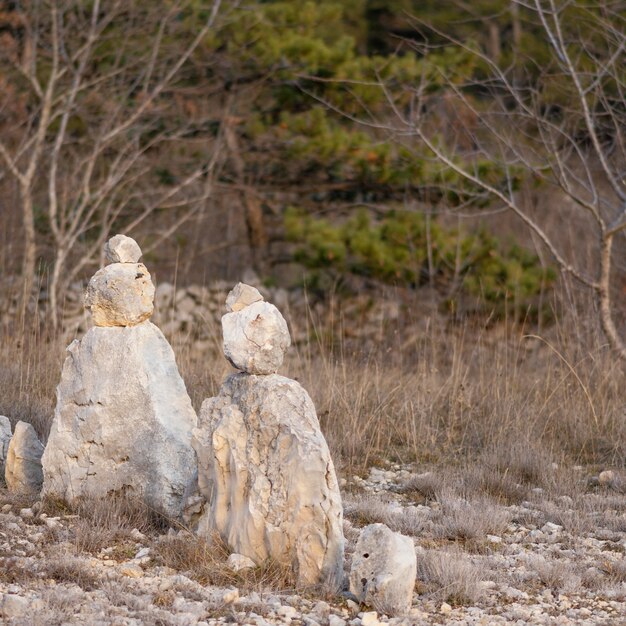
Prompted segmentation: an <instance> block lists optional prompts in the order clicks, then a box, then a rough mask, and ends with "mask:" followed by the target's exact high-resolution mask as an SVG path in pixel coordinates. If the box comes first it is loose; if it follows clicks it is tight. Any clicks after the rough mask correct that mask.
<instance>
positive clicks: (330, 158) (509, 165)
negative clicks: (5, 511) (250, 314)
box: [0, 0, 626, 463]
mask: <svg viewBox="0 0 626 626" xmlns="http://www.w3.org/2000/svg"><path fill="white" fill-rule="evenodd" d="M625 19H626V11H625V6H624V3H623V2H619V1H613V0H601V1H600V2H589V1H586V0H570V1H567V2H564V1H563V0H527V1H526V0H477V1H473V2H469V1H464V0H447V1H444V2H442V1H432V0H421V1H420V2H418V1H415V0H384V1H383V0H343V1H339V0H318V1H316V2H312V1H294V0H290V1H284V0H283V1H279V0H269V1H260V0H259V1H257V2H253V1H245V0H242V1H240V2H235V1H233V0H223V1H221V2H220V1H216V2H213V3H212V2H209V1H208V0H186V1H185V0H181V1H178V0H152V1H150V2H147V1H138V0H124V1H116V0H108V1H102V2H100V1H99V0H84V1H77V0H59V1H56V2H48V1H46V0H40V1H39V0H24V1H17V0H16V1H12V2H10V1H3V2H0V272H1V274H0V280H1V283H2V285H1V293H2V302H1V303H0V310H1V311H2V327H3V343H4V346H3V351H4V352H3V354H4V362H5V363H6V368H5V373H4V377H5V379H6V380H5V382H6V388H7V389H9V387H10V389H11V391H10V393H9V392H7V393H5V396H4V398H5V399H4V402H5V404H6V407H3V406H0V409H4V411H5V412H7V414H9V410H10V408H11V409H12V410H13V412H14V413H19V414H20V415H21V416H22V418H24V416H26V418H30V419H32V421H35V422H37V419H39V420H40V422H41V424H40V426H39V428H38V429H39V431H40V433H42V435H43V436H45V433H46V426H45V424H46V423H47V421H46V420H47V419H48V417H45V419H44V417H40V418H39V417H37V416H38V415H40V414H41V415H42V416H43V415H46V416H47V415H48V414H49V412H50V406H51V404H52V403H53V388H54V384H56V382H55V381H56V380H58V372H59V370H58V367H59V362H60V361H59V359H60V356H59V355H60V351H58V350H57V351H55V350H56V348H55V350H52V352H51V353H52V356H50V357H49V358H48V356H42V354H43V353H42V350H43V349H42V345H43V344H44V343H46V342H48V343H49V344H53V345H55V346H56V345H57V343H58V340H59V337H62V341H61V344H62V343H64V342H66V340H67V332H68V330H67V329H68V328H70V331H69V332H70V334H71V333H72V332H76V329H77V327H76V326H75V325H74V326H71V325H69V324H67V323H66V318H67V319H69V318H70V317H71V315H70V313H72V310H73V309H72V307H73V306H74V308H75V305H76V304H77V300H76V298H75V297H73V296H71V294H72V293H74V292H80V291H81V290H82V288H84V285H85V284H86V281H87V280H88V279H89V277H90V276H91V275H92V274H93V272H94V271H95V270H96V269H97V268H98V267H99V265H100V263H101V262H102V246H103V243H104V242H105V241H106V240H107V239H108V237H109V236H111V235H112V234H115V233H118V232H121V233H125V234H128V235H130V236H132V237H134V238H136V239H137V241H138V242H139V243H140V245H141V247H142V249H143V251H144V258H143V260H144V262H145V263H146V265H147V266H148V269H149V270H150V272H151V273H152V275H153V278H154V279H155V282H156V283H157V285H159V284H167V285H168V286H169V285H175V287H174V288H173V291H172V290H170V291H168V294H169V295H167V294H166V293H165V292H166V291H167V290H166V289H162V290H161V295H162V299H161V303H165V304H167V306H171V307H173V308H174V309H176V307H177V306H178V307H179V308H180V309H184V308H185V307H187V305H185V307H183V306H182V305H180V303H181V302H182V301H185V302H187V300H185V298H187V299H189V298H191V299H193V298H195V299H196V300H197V301H202V300H203V299H206V298H208V297H210V294H211V293H212V292H210V290H209V291H207V289H209V287H210V286H211V285H213V284H215V283H216V282H219V281H227V282H228V283H233V282H236V281H237V280H240V279H242V278H244V277H247V278H248V280H254V279H250V276H256V277H258V281H259V283H260V284H261V285H262V286H264V287H265V288H266V289H268V290H271V291H270V297H274V299H276V300H280V302H277V303H278V304H279V305H282V308H283V310H285V311H286V313H287V314H288V315H290V323H291V324H292V325H293V326H294V327H295V326H296V325H297V324H298V323H299V324H301V325H302V327H303V329H302V332H301V333H300V334H298V333H295V334H296V336H297V337H301V338H302V342H301V343H300V344H299V345H302V346H304V347H303V348H302V349H300V350H299V352H298V358H299V363H300V366H301V367H302V373H301V377H302V378H303V380H305V381H306V379H307V376H309V377H310V378H309V379H308V384H309V387H308V388H309V389H311V393H312V395H313V396H314V399H315V400H316V403H317V405H318V407H319V408H320V414H321V416H322V421H323V423H325V424H326V425H327V432H329V431H333V429H339V430H340V431H341V432H339V431H338V432H336V433H335V435H332V433H331V445H333V446H334V447H335V448H336V450H337V451H338V452H339V453H340V454H342V456H343V458H346V459H348V460H350V461H351V462H354V460H355V459H356V458H357V457H362V456H363V455H364V454H365V456H367V455H368V454H370V453H371V454H375V452H376V450H379V451H380V450H383V449H384V450H391V449H392V448H393V447H394V446H396V445H400V444H402V445H405V444H406V443H407V442H408V441H410V442H411V445H413V447H414V450H413V452H414V453H415V455H416V456H417V457H418V458H423V456H424V455H426V456H427V457H429V456H430V455H432V454H434V452H433V451H434V450H443V449H444V448H445V449H449V450H452V451H455V452H457V453H458V451H459V450H460V449H466V448H467V449H469V448H472V447H473V448H474V449H476V448H478V449H480V448H481V447H484V446H486V445H487V443H489V445H492V444H493V442H494V441H496V439H497V436H496V435H498V433H500V430H503V431H504V430H505V431H506V436H507V437H510V436H511V435H512V434H516V433H517V434H518V433H520V432H524V433H525V437H526V438H527V437H529V436H531V435H533V436H535V437H536V438H537V439H542V441H543V443H544V444H545V445H551V446H553V450H558V451H559V453H567V454H570V455H572V456H574V457H576V458H577V459H585V460H590V461H594V462H604V461H607V460H611V461H615V459H618V460H619V462H620V463H623V462H624V459H625V458H626V436H625V433H624V430H625V428H624V419H623V415H624V402H623V393H620V388H621V387H623V384H621V381H623V372H622V369H621V367H622V366H621V364H620V356H621V357H624V356H626V347H625V346H626V343H625V342H626V339H625V337H626V316H625V315H624V304H625V303H626V257H625V253H626V246H625V243H626V242H625V240H624V230H625V229H626V186H625V183H624V180H625V179H624V176H625V172H624V169H625V167H626V165H625V164H626V158H625V157H626V145H625V143H624V129H625V127H626V123H625V122H626V105H625V99H624V89H625V79H626V70H625V68H626V64H625V63H624V59H625V55H624V51H625ZM190 286H193V287H194V289H192V290H188V291H184V290H183V292H182V295H180V293H179V292H180V289H181V288H188V287H190ZM203 289H204V291H202V290H203ZM72 290H74V292H73V291H72ZM177 290H178V292H177ZM220 297H221V296H220ZM168 298H169V299H168ZM355 302H356V303H357V304H356V305H355V304H354V303H355ZM381 302H383V303H384V305H385V306H384V307H382V308H381V306H380V303H381ZM78 304H79V303H78ZM165 304H163V306H162V307H161V308H163V307H164V306H165ZM198 304H202V302H199V303H198ZM157 305H159V301H157ZM189 307H191V305H189ZM189 307H188V308H189ZM79 308H80V307H79ZM189 310H190V308H189ZM189 310H188V311H187V314H189ZM72 314H73V313H72ZM160 314H161V315H162V317H161V318H160V321H161V322H163V325H164V326H166V324H165V322H166V321H167V320H166V318H167V315H165V313H163V311H161V313H160ZM351 316H352V317H351ZM167 319H169V321H172V319H174V317H173V315H172V316H170V318H167ZM194 319H196V321H197V319H200V322H198V323H200V324H204V325H209V326H210V324H211V323H212V322H210V321H209V320H208V319H207V318H206V316H205V317H203V315H201V314H199V315H198V316H196V318H194ZM33 320H36V322H34V321H33ZM372 324H373V326H374V327H375V329H374V331H373V332H372V333H371V335H369V336H367V337H365V336H363V334H362V333H361V332H359V329H360V328H362V327H367V328H371V327H372ZM168 328H171V329H173V330H172V332H167V331H168ZM165 330H166V334H168V337H169V338H170V339H171V340H172V341H174V343H175V344H176V341H175V338H174V334H175V333H174V330H175V331H176V332H178V333H179V335H180V337H182V338H181V339H180V342H179V344H178V345H179V346H181V347H180V350H181V351H182V350H191V348H190V347H189V346H190V344H193V345H197V346H200V345H202V346H205V345H207V346H208V347H207V351H210V348H211V347H213V348H215V346H216V345H217V344H219V339H218V338H216V337H217V335H218V332H219V331H211V333H209V340H211V338H212V339H213V343H211V341H209V342H208V344H210V345H208V344H201V340H200V339H199V335H198V334H200V335H201V334H202V332H201V331H198V330H197V329H196V330H194V329H192V328H191V321H190V318H189V316H188V317H186V318H185V319H183V322H181V323H177V324H174V326H171V327H167V326H166V327H165ZM63 332H65V335H63V334H62V333H63ZM181 333H182V334H181ZM205 335H206V333H205ZM29 337H30V339H34V340H35V341H34V342H30V344H32V345H35V346H36V347H37V348H36V350H35V353H33V354H34V356H33V354H31V353H30V352H28V350H27V346H28V345H30V344H29ZM351 337H352V338H356V339H357V340H358V341H356V342H352V343H350V338H351ZM55 342H56V343H55ZM296 343H298V341H297V342H296ZM184 346H187V347H186V348H184ZM355 346H356V347H355ZM16 348H17V352H15V349H16ZM216 351H218V352H219V350H217V349H216ZM312 352H321V353H322V357H314V356H311V354H312ZM337 355H339V356H337ZM350 355H351V356H350ZM373 355H374V356H373ZM381 355H382V356H381ZM202 358H206V354H205V353H202ZM317 358H321V359H322V361H321V362H318V361H316V360H315V359H317ZM185 359H186V354H183V353H182V352H179V360H180V361H182V365H181V367H183V369H184V370H185V367H186V365H185V363H186V361H185ZM190 359H191V357H190ZM350 359H352V361H350ZM201 360H202V359H201ZM51 363H52V364H53V365H51ZM303 363H305V364H306V367H304V365H303ZM346 364H347V365H346ZM204 367H205V369H206V368H207V365H206V363H205V364H204ZM293 367H294V368H295V367H296V365H294V366H293ZM337 368H338V369H337ZM346 368H347V369H350V368H352V369H353V370H354V371H355V372H357V373H359V381H361V382H363V381H365V382H367V383H368V384H367V387H364V386H361V387H358V384H360V383H358V381H356V380H354V381H349V380H348V379H347V378H345V370H346ZM381 368H382V370H384V371H385V372H386V373H387V379H385V378H384V377H382V378H381V372H380V369H381ZM394 368H395V369H394ZM44 370H45V374H44ZM185 371H186V379H187V382H188V385H189V386H190V387H191V392H192V394H195V395H194V400H195V401H196V402H197V400H198V398H201V397H202V395H203V394H205V395H206V393H208V392H210V391H211V390H212V389H213V388H214V383H215V381H214V380H213V379H211V380H208V379H209V378H211V376H209V375H208V374H206V372H205V373H204V374H194V373H193V371H195V370H193V371H192V368H191V366H189V368H188V369H187V370H185ZM307 371H309V372H312V373H310V374H308V375H307V373H306V372H307ZM341 372H343V376H344V378H342V376H340V375H338V373H341ZM218 374H219V372H216V373H215V375H214V377H215V379H218V378H219V376H218ZM322 374H323V375H322ZM407 376H411V377H412V378H410V379H408V378H406V377H407ZM36 380H37V381H39V382H35V381H36ZM196 383H197V385H198V387H197V391H196V387H195V386H194V385H195V384H196ZM341 385H343V386H341ZM620 386H621V387H620ZM340 387H341V388H340ZM399 388H402V389H404V391H407V390H410V394H409V395H407V394H399V393H398V389H399ZM316 389H317V391H316ZM418 389H421V391H418ZM411 394H412V395H411ZM195 396H197V397H195ZM370 396H371V397H370ZM9 405H10V406H9ZM338 416H341V420H342V421H341V423H337V422H336V420H337V417H338ZM12 417H13V415H12ZM17 417H18V416H17V415H16V418H17ZM387 418H388V419H387ZM389 420H391V422H392V423H394V424H395V426H394V427H393V428H391V429H390V428H387V427H385V426H381V425H384V424H389ZM376 424H378V425H376ZM341 429H343V430H341ZM333 432H334V431H333ZM357 434H358V435H357ZM548 435H549V436H548ZM364 450H366V451H367V452H366V453H364V452H363V451H364ZM420 455H421V456H420Z"/></svg>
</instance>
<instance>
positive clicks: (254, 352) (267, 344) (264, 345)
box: [222, 288, 291, 375]
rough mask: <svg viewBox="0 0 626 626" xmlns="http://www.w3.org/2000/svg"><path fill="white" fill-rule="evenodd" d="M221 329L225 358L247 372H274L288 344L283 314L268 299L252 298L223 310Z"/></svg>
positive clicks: (287, 332)
mask: <svg viewBox="0 0 626 626" xmlns="http://www.w3.org/2000/svg"><path fill="white" fill-rule="evenodd" d="M251 289H252V288H251ZM237 304H238V303H237V302H235V305H237ZM222 330H223V333H224V354H225V355H226V358H227V359H228V360H229V361H230V363H231V364H232V365H233V366H234V367H236V368H237V369H239V370H242V371H244V372H246V373H248V374H258V375H264V374H274V373H275V372H276V371H277V370H278V368H279V367H280V366H281V365H282V362H283V358H284V356H285V351H286V350H287V348H288V347H289V346H290V345H291V338H290V336H289V329H288V328H287V322H285V318H284V317H283V316H282V315H281V313H280V311H279V310H278V309H277V308H276V307H275V306H274V305H273V304H270V303H269V302H262V301H259V302H253V303H252V304H250V305H248V306H246V307H244V308H242V309H239V310H233V312H232V313H226V315H224V316H223V317H222Z"/></svg>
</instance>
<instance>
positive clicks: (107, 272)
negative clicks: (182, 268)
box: [85, 240, 154, 326]
mask: <svg viewBox="0 0 626 626" xmlns="http://www.w3.org/2000/svg"><path fill="white" fill-rule="evenodd" d="M131 241H132V240H131ZM85 308H87V309H89V311H90V312H91V315H92V318H93V321H94V324H95V325H96V326H136V325H137V324H140V323H141V322H144V321H145V320H147V319H149V318H150V316H151V315H152V312H153V311H154V285H153V283H152V279H151V277H150V273H149V272H148V270H147V268H146V266H145V265H143V263H113V264H111V265H107V266H106V267H103V268H102V269H101V270H98V271H97V272H96V273H95V274H94V275H93V276H92V278H91V280H90V281H89V285H88V286H87V292H86V293H85Z"/></svg>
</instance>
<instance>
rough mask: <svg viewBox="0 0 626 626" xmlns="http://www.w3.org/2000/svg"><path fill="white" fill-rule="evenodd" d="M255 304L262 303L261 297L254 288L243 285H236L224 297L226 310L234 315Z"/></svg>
mask: <svg viewBox="0 0 626 626" xmlns="http://www.w3.org/2000/svg"><path fill="white" fill-rule="evenodd" d="M255 302H263V296H262V295H261V292H260V291H259V290H258V289H257V288H256V287H251V286H250V285H246V284H245V283H237V284H236V285H235V286H234V287H233V288H232V289H231V291H230V293H229V294H228V296H227V297H226V310H227V311H228V312H229V313H236V312H237V311H241V310H242V309H245V308H246V307H247V306H250V305H251V304H254V303H255Z"/></svg>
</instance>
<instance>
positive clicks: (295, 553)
mask: <svg viewBox="0 0 626 626" xmlns="http://www.w3.org/2000/svg"><path fill="white" fill-rule="evenodd" d="M252 306H255V305H252ZM252 306H251V307H249V308H252ZM192 444H193V447H194V449H195V450H196V453H197V456H198V489H199V491H200V493H201V494H202V495H203V496H204V498H205V500H206V501H207V503H208V504H207V505H206V507H205V510H204V512H203V514H202V515H201V516H200V519H199V523H198V529H197V530H198V533H199V534H201V535H205V536H211V535H212V534H213V533H214V532H215V531H217V532H218V533H219V534H220V535H221V536H222V538H223V540H224V541H225V542H226V543H227V544H228V546H229V547H230V549H231V550H232V551H233V552H236V553H238V554H242V555H244V556H247V557H248V558H250V559H252V561H254V562H255V563H256V564H261V563H263V562H264V561H265V560H266V559H268V558H270V557H271V558H272V559H274V560H275V561H277V562H279V563H283V564H286V565H291V566H292V567H293V569H294V571H295V574H296V578H297V582H298V584H299V585H301V586H307V585H312V584H316V583H320V582H325V583H327V584H329V585H331V586H333V587H335V588H337V587H338V586H339V585H340V584H341V579H342V562H343V550H344V539H343V530H342V528H343V526H342V519H343V509H342V506H341V496H340V494H339V487H338V484H337V478H336V476H335V470H334V467H333V463H332V460H331V458H330V453H329V451H328V446H327V445H326V441H325V439H324V437H323V435H322V433H321V431H320V427H319V422H318V420H317V415H316V413H315V407H314V406H313V402H312V401H311V399H310V398H309V396H308V394H307V393H306V391H305V390H304V389H303V388H302V387H301V386H300V385H299V384H298V383H297V382H295V381H293V380H289V379H288V378H284V377H282V376H278V375H276V374H273V375H270V376H251V375H248V374H235V375H233V376H231V377H229V378H228V379H226V381H225V382H224V384H223V385H222V388H221V389H220V393H219V395H218V396H217V397H216V398H210V399H208V400H205V402H204V403H203V405H202V409H201V411H200V416H199V425H198V428H196V429H195V430H194V432H193V441H192Z"/></svg>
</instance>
